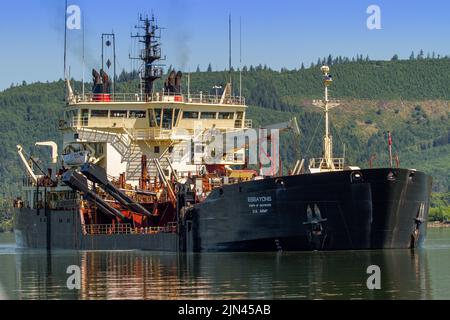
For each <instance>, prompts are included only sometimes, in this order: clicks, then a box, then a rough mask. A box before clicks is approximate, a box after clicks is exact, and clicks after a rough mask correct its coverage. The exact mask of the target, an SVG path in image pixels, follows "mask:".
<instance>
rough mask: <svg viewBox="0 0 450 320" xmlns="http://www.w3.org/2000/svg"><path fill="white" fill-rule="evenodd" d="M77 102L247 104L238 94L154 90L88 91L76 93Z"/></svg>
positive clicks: (75, 100)
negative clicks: (145, 91) (100, 92)
mask: <svg viewBox="0 0 450 320" xmlns="http://www.w3.org/2000/svg"><path fill="white" fill-rule="evenodd" d="M73 101H74V102H75V103H76V104H77V103H101V104H105V103H111V102H126V103H137V102H178V103H195V104H226V105H245V98H244V97H238V96H227V97H225V98H224V99H222V96H221V95H210V94H203V93H197V94H179V93H167V92H154V93H152V94H151V95H146V94H140V93H114V94H95V93H87V94H84V95H76V96H75V98H74V100H73Z"/></svg>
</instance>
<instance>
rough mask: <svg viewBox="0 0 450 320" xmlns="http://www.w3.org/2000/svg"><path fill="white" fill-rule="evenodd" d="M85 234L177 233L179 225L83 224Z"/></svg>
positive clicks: (173, 223) (174, 223)
mask: <svg viewBox="0 0 450 320" xmlns="http://www.w3.org/2000/svg"><path fill="white" fill-rule="evenodd" d="M82 230H83V234H85V235H117V234H130V235H139V234H146V235H154V234H159V233H176V232H177V230H178V225H177V223H176V222H172V223H169V224H167V226H165V227H145V228H144V227H136V228H133V227H132V225H131V224H129V223H124V224H114V225H113V224H83V225H82Z"/></svg>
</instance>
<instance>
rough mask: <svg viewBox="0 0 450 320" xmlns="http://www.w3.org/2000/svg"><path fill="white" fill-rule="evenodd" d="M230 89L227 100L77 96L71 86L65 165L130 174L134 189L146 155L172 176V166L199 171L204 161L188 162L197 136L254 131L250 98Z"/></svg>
mask: <svg viewBox="0 0 450 320" xmlns="http://www.w3.org/2000/svg"><path fill="white" fill-rule="evenodd" d="M227 88H228V86H227ZM227 88H225V90H224V92H223V94H222V95H208V94H203V93H201V92H200V93H198V94H190V93H189V94H181V93H170V92H169V93H168V92H164V91H163V92H154V93H152V94H149V95H144V94H125V93H115V94H95V93H89V94H84V95H74V94H70V93H71V92H72V90H71V88H70V84H68V92H69V96H68V99H67V104H66V107H65V110H64V117H63V118H62V119H61V120H60V122H59V128H60V130H61V131H62V132H63V134H64V154H66V155H67V157H66V160H68V161H67V162H68V164H69V165H70V164H71V163H70V162H71V161H73V163H72V164H73V165H80V164H82V163H84V162H86V161H90V162H93V163H96V164H99V165H101V166H102V167H104V168H106V169H107V172H108V175H110V176H112V177H118V174H119V173H125V174H126V177H127V181H128V182H131V183H132V184H137V183H138V181H139V179H140V172H141V171H142V163H141V162H142V161H141V159H142V156H143V155H146V156H147V157H148V158H149V159H157V160H158V161H160V162H161V163H162V164H161V167H162V171H165V172H167V176H168V177H170V171H171V167H172V170H173V171H176V172H177V173H178V174H180V175H181V176H183V175H188V174H190V173H194V172H197V171H198V165H199V164H201V162H202V160H201V159H196V160H194V161H191V159H189V158H188V157H191V156H192V155H191V152H190V149H191V141H193V140H196V139H197V138H198V137H196V135H199V134H202V133H204V131H206V130H208V129H212V128H214V129H216V130H219V131H220V132H223V133H225V132H233V131H234V132H236V131H243V130H246V129H249V128H252V121H251V120H250V119H247V117H246V112H247V106H246V104H245V98H243V97H235V96H232V95H231V94H230V92H231V88H230V89H227ZM197 147H198V146H196V148H197ZM200 148H204V147H202V146H200ZM187 149H189V150H187ZM73 154H78V155H81V157H78V158H77V157H74V156H73ZM244 155H245V150H235V151H234V154H227V155H224V158H223V161H222V163H219V165H243V164H245V157H244ZM69 156H70V157H69ZM69 158H70V159H69ZM77 159H78V160H79V161H78V160H77ZM187 163H190V165H188V164H187ZM150 166H151V168H149V170H150V175H151V176H152V175H155V176H157V172H158V171H159V170H158V168H156V167H155V165H154V164H153V161H150Z"/></svg>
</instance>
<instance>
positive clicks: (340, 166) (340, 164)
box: [309, 158, 345, 170]
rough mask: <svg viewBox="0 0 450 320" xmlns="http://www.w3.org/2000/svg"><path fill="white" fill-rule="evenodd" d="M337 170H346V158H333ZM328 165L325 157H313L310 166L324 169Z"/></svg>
mask: <svg viewBox="0 0 450 320" xmlns="http://www.w3.org/2000/svg"><path fill="white" fill-rule="evenodd" d="M331 161H332V163H333V166H334V169H335V170H344V166H345V159H344V158H333V159H331ZM326 166H328V163H327V160H326V159H323V158H319V159H311V160H310V163H309V167H310V168H314V169H322V168H323V167H326Z"/></svg>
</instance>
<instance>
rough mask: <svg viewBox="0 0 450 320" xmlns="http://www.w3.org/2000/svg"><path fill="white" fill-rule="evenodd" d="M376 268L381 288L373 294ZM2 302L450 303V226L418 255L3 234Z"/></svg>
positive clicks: (431, 233) (437, 231)
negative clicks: (78, 246) (241, 249)
mask: <svg viewBox="0 0 450 320" xmlns="http://www.w3.org/2000/svg"><path fill="white" fill-rule="evenodd" d="M371 265H377V266H379V267H380V275H381V277H380V282H381V289H380V290H369V289H368V288H367V285H366V282H367V279H368V277H369V276H370V275H369V274H367V267H369V266H371ZM70 266H76V267H78V269H77V270H78V271H81V272H80V277H78V279H79V281H80V282H79V284H80V289H79V290H78V289H74V290H70V289H69V288H68V286H67V280H68V278H69V277H70V275H71V274H67V269H68V268H69V267H70ZM72 283H73V282H72ZM1 299H15V300H16V299H46V300H47V299H64V300H78V299H108V300H111V299H150V300H159V299H450V228H448V229H429V231H428V238H427V242H426V245H425V247H424V248H423V249H420V250H415V251H411V250H387V251H347V252H308V253H263V254H261V253H257V254H256V253H255V254H249V253H246V254H236V253H227V254H192V255H178V254H169V253H152V252H134V251H133V252H132V251H126V252H72V251H60V252H53V253H52V254H51V255H49V254H47V252H46V251H28V250H26V251H24V250H19V249H17V248H16V247H15V245H14V236H13V235H12V234H0V300H1Z"/></svg>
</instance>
